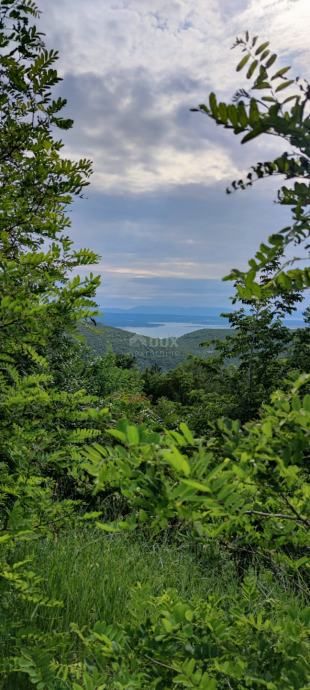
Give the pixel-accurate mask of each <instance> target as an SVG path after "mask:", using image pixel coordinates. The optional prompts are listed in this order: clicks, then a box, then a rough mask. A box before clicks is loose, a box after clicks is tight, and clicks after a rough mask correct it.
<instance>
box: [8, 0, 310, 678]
mask: <svg viewBox="0 0 310 690" xmlns="http://www.w3.org/2000/svg"><path fill="white" fill-rule="evenodd" d="M37 16H38V11H37V8H36V5H35V3H34V2H33V1H32V0H22V1H20V0H1V1H0V42H1V58H0V61H1V62H0V64H1V69H0V79H1V97H0V108H1V124H0V175H1V191H0V194H1V221H0V222H1V225H0V240H1V263H0V294H1V302H0V363H1V392H0V411H1V415H0V426H1V440H0V444H1V485H0V511H1V512H0V529H1V531H0V546H1V559H0V575H1V580H0V588H1V599H0V631H1V635H0V639H1V642H0V645H1V646H0V654H1V659H0V687H1V688H2V689H3V690H13V689H14V690H15V689H16V688H18V690H30V688H33V687H35V688H37V690H104V689H105V688H107V689H111V690H112V689H114V690H121V689H122V688H123V689H125V688H126V689H127V690H129V689H131V690H134V689H137V690H139V689H142V688H143V689H144V688H148V689H151V688H154V690H155V688H156V689H157V690H164V689H165V688H197V689H200V690H226V689H227V690H244V689H245V688H251V690H260V689H261V688H267V689H268V690H283V689H284V688H285V689H287V690H291V689H293V690H306V688H308V687H309V665H308V658H309V645H308V638H307V632H308V626H309V607H308V601H309V600H308V561H307V547H308V534H309V526H310V519H309V483H308V471H309V470H308V465H307V462H308V460H309V455H308V453H309V419H310V395H309V330H308V329H301V330H299V331H295V332H289V331H288V330H287V329H286V328H285V327H284V326H283V322H282V317H283V315H284V314H286V313H288V312H289V313H291V312H292V311H293V310H294V307H295V306H296V304H298V303H299V301H300V299H301V297H302V295H303V291H304V289H305V288H306V287H307V286H308V285H309V269H308V268H307V267H305V268H300V264H298V265H297V267H296V265H295V264H294V262H293V260H292V258H291V255H292V253H291V252H290V247H291V245H294V244H296V243H298V244H299V253H300V251H301V247H302V246H303V245H304V244H305V245H306V242H307V237H308V236H309V216H308V214H307V205H308V204H309V183H308V180H309V129H310V118H309V115H308V112H307V107H308V104H309V88H308V86H307V84H304V83H303V82H301V81H300V80H298V81H295V80H293V79H289V78H288V77H287V72H288V68H284V67H281V68H280V69H278V70H277V69H276V68H275V67H274V66H273V65H274V63H275V61H276V56H275V55H273V54H272V53H271V51H270V48H269V44H268V43H262V44H260V43H259V41H258V39H257V37H255V38H254V39H252V38H250V37H249V36H248V34H246V36H245V38H244V39H238V40H237V45H238V46H241V49H242V50H243V53H244V55H243V57H242V60H241V62H239V64H238V67H237V69H238V70H239V71H240V70H241V69H243V68H245V67H246V68H247V77H248V79H252V77H253V78H254V84H253V85H252V90H251V89H250V90H249V92H247V91H244V90H242V91H240V92H238V93H237V94H236V96H235V98H234V100H233V102H232V103H230V104H226V103H218V101H217V99H216V96H215V94H211V95H210V99H209V103H208V105H201V106H200V108H199V110H200V111H202V112H203V113H205V114H207V115H208V116H209V117H211V118H212V119H213V120H214V121H215V122H216V123H217V124H218V125H220V126H224V127H226V128H230V129H232V130H233V131H234V133H235V134H239V133H242V136H243V142H244V143H246V142H247V141H249V140H251V139H253V138H254V137H257V136H260V135H263V134H267V135H268V134H272V135H276V136H279V137H280V138H281V139H282V140H284V141H285V142H286V148H287V152H286V151H284V153H283V155H282V156H279V157H278V158H277V159H276V160H273V161H267V162H264V163H258V164H257V165H255V166H253V168H252V171H251V172H249V174H248V177H247V180H246V181H242V180H239V181H238V182H235V183H233V188H235V189H236V188H245V187H246V186H247V185H248V184H253V183H254V182H255V181H256V178H260V177H265V176H272V175H277V176H278V175H280V176H282V177H284V179H286V180H289V181H290V182H289V184H288V186H285V184H284V185H283V186H281V188H280V190H279V193H278V201H279V203H280V204H286V205H289V206H291V207H292V222H291V225H290V226H289V227H286V228H284V229H283V230H281V231H280V232H277V233H274V234H273V235H272V236H271V237H270V240H269V243H268V244H263V245H261V247H260V248H259V251H258V252H257V255H256V257H255V258H254V259H251V260H250V263H249V269H248V271H244V272H240V271H238V270H236V269H235V270H234V271H233V272H232V276H231V278H232V279H233V280H234V281H235V284H236V299H237V300H239V303H238V306H239V307H240V309H238V310H237V312H235V313H234V314H232V315H231V316H229V317H228V318H229V320H230V322H231V325H232V326H233V327H234V330H233V332H232V334H231V335H230V337H229V338H227V339H224V340H223V339H222V340H221V341H219V342H218V344H217V345H216V346H215V349H214V353H212V357H211V358H210V357H209V358H207V359H204V358H200V357H198V356H197V355H196V356H193V357H191V358H189V359H188V360H187V361H185V362H183V363H181V364H180V365H179V366H177V367H176V368H175V369H173V370H171V371H168V372H162V371H160V370H158V367H156V366H155V367H151V368H148V369H146V370H145V371H144V372H143V373H141V371H139V370H138V368H137V367H136V366H135V362H134V360H133V358H132V356H131V355H130V353H129V354H127V353H126V352H124V353H121V354H114V353H113V352H108V353H107V354H104V355H100V354H96V353H94V352H93V351H92V350H91V349H89V348H88V347H87V346H86V344H85V343H84V342H82V341H81V339H80V337H79V333H80V327H81V326H80V324H81V321H83V320H84V321H85V323H86V325H85V326H84V328H86V327H87V323H88V320H89V319H92V318H93V317H94V315H95V312H96V304H95V292H96V287H97V285H98V280H97V278H96V277H94V276H93V275H91V274H90V276H89V277H88V278H86V279H84V280H82V279H80V278H79V277H78V275H77V272H76V269H77V267H78V266H80V265H87V264H93V263H94V262H95V261H96V256H95V255H94V254H93V252H91V251H89V250H87V249H85V250H79V251H75V250H74V247H73V245H72V242H71V240H70V238H69V236H68V228H69V225H70V223H69V220H68V216H67V215H66V213H67V207H68V205H69V204H70V203H71V202H72V200H73V198H74V197H75V196H76V195H79V194H81V193H82V191H83V188H84V187H85V185H87V184H88V178H89V175H90V173H91V165H90V163H89V161H85V160H82V161H79V162H72V161H69V160H66V159H64V158H63V157H62V155H61V149H62V144H61V142H60V141H58V140H57V139H56V138H55V132H56V131H57V128H60V129H67V128H69V127H71V125H72V122H71V121H69V120H67V119H66V118H65V117H63V115H62V109H63V108H64V106H65V101H63V100H61V99H56V100H54V99H53V96H52V90H53V87H54V86H55V85H56V84H57V82H58V80H59V78H58V76H57V72H56V70H55V68H54V63H55V61H56V60H57V53H55V52H54V51H47V50H46V48H45V45H44V42H43V39H42V35H41V34H40V32H39V31H38V30H37V29H36V27H35V24H34V22H35V19H36V17H37ZM286 88H288V92H286V91H285V89H286ZM257 89H258V90H259V94H260V96H259V98H257V97H256V96H255V94H256V90H257ZM253 93H254V95H253ZM286 93H288V94H289V95H288V96H286ZM288 251H289V253H287V252H288ZM288 257H289V258H288ZM240 301H241V303H240ZM306 318H309V317H307V315H306Z"/></svg>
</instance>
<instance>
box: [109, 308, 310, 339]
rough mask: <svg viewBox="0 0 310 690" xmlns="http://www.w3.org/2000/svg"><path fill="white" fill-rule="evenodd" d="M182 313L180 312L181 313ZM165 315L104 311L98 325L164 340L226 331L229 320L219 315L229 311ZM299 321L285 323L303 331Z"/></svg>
mask: <svg viewBox="0 0 310 690" xmlns="http://www.w3.org/2000/svg"><path fill="white" fill-rule="evenodd" d="M180 311H181V310H180ZM180 311H179V310H178V313H175V312H172V311H171V312H170V313H169V312H167V311H159V310H158V312H153V311H145V312H144V311H141V312H140V311H139V310H134V309H132V310H129V309H128V310H124V311H121V310H119V309H117V310H115V311H114V310H113V309H107V310H106V311H104V310H103V311H102V312H101V314H100V315H99V316H97V319H96V320H97V321H98V323H101V324H103V325H105V326H113V327H114V328H121V329H123V330H125V331H130V332H135V333H138V334H140V335H147V336H149V337H154V338H165V337H167V336H175V337H180V336H182V335H185V334H187V333H190V332H192V331H197V330H199V329H205V328H207V329H225V330H226V329H228V328H229V327H230V326H229V322H228V320H227V319H226V318H225V317H223V316H221V314H222V313H223V312H224V313H227V312H229V308H225V307H223V308H220V307H219V308H217V309H215V308H212V309H210V312H209V313H207V312H205V313H201V314H199V313H194V314H193V313H192V312H191V311H190V310H188V311H186V310H183V311H182V312H181V313H180ZM297 316H298V317H300V318H289V319H284V323H285V325H286V326H287V327H288V328H293V329H294V328H303V327H304V325H305V324H304V321H303V319H302V315H301V314H300V315H299V314H298V315H297Z"/></svg>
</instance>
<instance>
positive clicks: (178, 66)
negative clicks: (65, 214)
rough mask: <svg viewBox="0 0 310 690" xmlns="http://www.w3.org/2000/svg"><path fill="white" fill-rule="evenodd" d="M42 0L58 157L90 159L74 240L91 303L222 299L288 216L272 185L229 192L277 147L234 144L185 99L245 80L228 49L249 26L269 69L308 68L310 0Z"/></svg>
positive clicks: (226, 94)
mask: <svg viewBox="0 0 310 690" xmlns="http://www.w3.org/2000/svg"><path fill="white" fill-rule="evenodd" d="M38 3H39V6H40V9H41V10H42V17H41V20H40V27H41V29H42V30H43V31H44V32H45V33H46V35H47V45H48V47H49V48H55V49H57V50H59V53H60V59H59V65H58V69H59V72H60V75H61V76H62V77H63V81H62V82H61V85H60V86H59V93H60V94H61V95H62V96H64V97H65V98H67V99H68V106H67V108H66V116H68V117H72V118H73V119H74V121H75V124H74V128H73V129H72V130H70V132H68V133H64V134H65V136H63V140H64V142H65V149H64V151H65V154H66V155H67V156H70V157H72V158H74V159H78V158H79V157H87V158H91V159H92V161H93V168H94V174H93V177H92V181H91V186H90V188H88V190H87V193H86V195H85V196H86V197H87V198H86V199H83V200H81V201H80V200H78V201H76V202H75V203H74V205H73V207H72V209H71V219H72V229H71V236H72V238H73V240H74V242H75V244H76V246H79V247H81V246H82V247H84V246H87V247H90V248H92V249H94V250H95V251H97V252H98V254H99V255H100V260H99V263H98V265H97V266H94V272H96V273H99V274H100V275H101V277H102V283H101V287H100V288H99V290H98V293H97V300H98V302H99V304H100V305H101V306H102V307H103V308H104V307H119V308H123V307H124V308H128V307H134V306H136V305H141V304H142V305H146V306H147V305H154V304H156V305H159V306H160V305H165V306H167V305H169V306H170V305H171V306H183V307H188V308H190V307H193V306H195V307H200V306H204V307H208V306H212V307H214V306H220V307H222V306H227V304H228V303H229V302H228V297H229V295H230V294H231V293H232V291H233V288H232V285H231V283H227V282H223V281H222V277H223V276H224V275H225V274H227V273H228V272H229V271H230V269H231V268H233V267H236V268H240V269H242V268H245V266H246V264H247V261H248V259H249V258H251V256H253V254H254V253H255V250H256V249H257V247H258V244H259V242H260V241H262V240H264V239H265V238H267V237H268V235H270V234H271V233H272V232H275V231H277V230H278V229H280V228H281V227H283V226H284V225H285V224H286V223H287V220H288V214H287V211H286V210H285V209H284V208H281V207H279V206H278V205H276V204H275V203H274V198H275V186H274V183H273V182H271V181H269V182H263V183H260V184H259V185H256V186H255V188H254V189H250V190H247V191H246V192H239V193H237V194H233V195H229V196H227V195H226V194H225V189H226V187H227V185H228V184H229V182H230V181H231V180H232V179H234V178H235V177H240V176H241V175H242V174H243V173H244V172H246V171H247V168H248V167H249V166H250V165H251V164H253V163H255V162H257V160H260V159H261V158H262V157H263V158H264V159H266V158H268V157H269V156H272V155H274V154H277V153H279V152H281V150H282V148H279V142H278V141H277V140H276V139H275V140H272V138H271V137H270V138H268V137H266V138H265V139H264V140H263V139H259V140H256V141H253V142H252V143H249V144H247V145H246V146H242V145H241V144H240V139H238V137H236V136H234V135H233V134H232V133H231V132H230V131H229V130H223V129H221V128H220V127H217V126H216V125H215V123H213V122H212V121H211V120H209V119H208V118H207V117H204V116H202V115H201V114H199V113H192V112H190V108H192V107H195V106H196V105H198V104H199V103H203V102H204V101H206V100H207V97H208V94H209V93H210V91H216V93H217V94H218V95H219V97H220V98H221V99H229V98H231V96H232V95H233V93H234V92H235V90H236V89H237V88H239V87H244V86H246V84H247V82H246V79H245V77H244V76H243V73H241V74H240V73H238V74H237V73H236V72H235V66H236V64H237V62H238V61H239V59H240V56H239V54H238V51H237V50H234V51H232V50H231V46H232V44H233V42H234V39H235V37H236V36H237V35H240V34H242V33H243V32H244V31H245V30H249V32H250V33H252V34H255V35H256V34H258V35H259V37H260V38H261V39H262V41H263V40H270V42H271V45H272V48H273V50H274V51H275V52H276V53H278V54H279V56H280V58H279V67H280V66H284V65H292V74H293V76H294V75H302V76H305V77H307V76H308V77H309V69H308V64H309V26H310V0H170V2H167V0H52V1H51V0H38Z"/></svg>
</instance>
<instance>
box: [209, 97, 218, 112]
mask: <svg viewBox="0 0 310 690" xmlns="http://www.w3.org/2000/svg"><path fill="white" fill-rule="evenodd" d="M209 105H210V110H211V113H212V115H213V116H214V117H216V116H217V100H216V95H215V93H210V96H209Z"/></svg>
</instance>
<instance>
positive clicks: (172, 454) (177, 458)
mask: <svg viewBox="0 0 310 690" xmlns="http://www.w3.org/2000/svg"><path fill="white" fill-rule="evenodd" d="M162 455H163V457H164V458H165V460H166V462H168V463H169V465H171V467H173V469H175V470H176V471H177V472H181V473H182V474H185V475H186V476H188V475H189V474H190V471H191V470H190V465H189V462H188V460H187V459H186V458H185V457H184V455H182V453H180V451H179V450H178V449H177V448H172V449H170V448H169V450H163V451H162Z"/></svg>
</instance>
